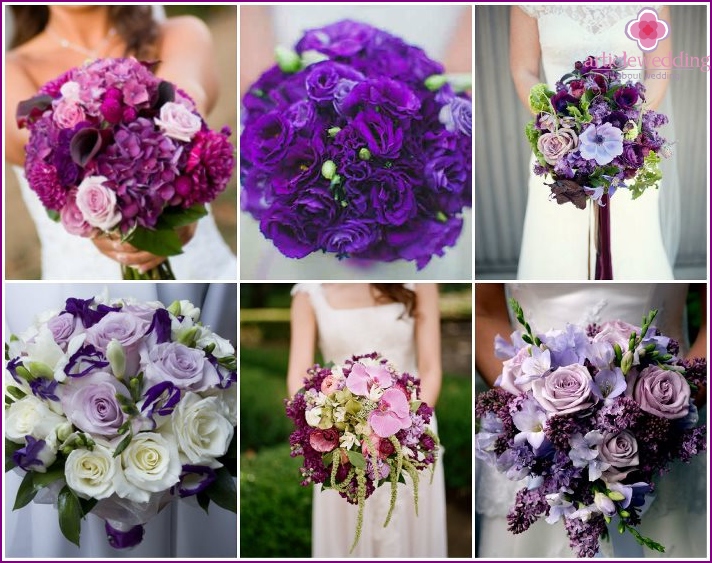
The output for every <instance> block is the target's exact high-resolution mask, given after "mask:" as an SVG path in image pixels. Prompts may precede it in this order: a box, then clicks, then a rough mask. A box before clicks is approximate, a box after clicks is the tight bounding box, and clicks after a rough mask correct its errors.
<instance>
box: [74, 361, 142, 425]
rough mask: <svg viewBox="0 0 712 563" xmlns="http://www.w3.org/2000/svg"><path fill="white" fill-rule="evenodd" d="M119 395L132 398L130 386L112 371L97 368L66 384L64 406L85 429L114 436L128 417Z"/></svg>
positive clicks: (75, 421)
mask: <svg viewBox="0 0 712 563" xmlns="http://www.w3.org/2000/svg"><path fill="white" fill-rule="evenodd" d="M117 394H120V395H123V396H125V397H130V393H129V391H128V389H127V388H126V386H125V385H123V384H122V383H121V382H120V381H118V380H117V379H116V378H115V377H114V376H113V375H111V374H110V373H106V372H103V371H97V372H94V373H90V374H88V375H85V376H84V377H76V378H69V379H67V382H66V383H65V384H64V385H63V386H62V396H61V401H62V409H63V410H64V412H65V413H66V416H67V419H68V420H69V421H70V422H71V423H72V424H74V426H76V427H77V428H79V429H80V430H82V431H83V432H87V433H89V434H92V435H99V436H107V437H110V438H113V437H115V436H118V432H117V431H118V429H119V427H120V426H121V425H122V424H123V423H124V421H125V420H126V414H124V411H123V410H121V404H120V403H119V401H118V399H117V398H116V395H117Z"/></svg>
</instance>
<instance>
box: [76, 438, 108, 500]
mask: <svg viewBox="0 0 712 563" xmlns="http://www.w3.org/2000/svg"><path fill="white" fill-rule="evenodd" d="M120 472H121V468H120V466H119V458H118V457H116V458H114V457H112V455H111V451H110V450H109V449H108V448H107V447H105V446H102V445H100V444H95V445H94V449H93V450H92V451H89V450H72V451H71V453H70V454H69V455H68V456H67V461H66V463H65V464H64V478H65V480H66V481H67V485H69V488H70V489H72V490H73V491H74V492H75V493H77V495H78V496H80V497H82V498H95V499H103V498H107V497H110V496H111V495H112V494H114V492H115V486H114V481H115V479H116V478H117V475H118V474H119V473H120Z"/></svg>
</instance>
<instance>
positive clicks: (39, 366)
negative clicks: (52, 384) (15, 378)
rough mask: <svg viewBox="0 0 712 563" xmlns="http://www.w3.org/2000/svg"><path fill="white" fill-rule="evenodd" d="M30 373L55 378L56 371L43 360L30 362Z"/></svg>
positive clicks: (35, 375)
mask: <svg viewBox="0 0 712 563" xmlns="http://www.w3.org/2000/svg"><path fill="white" fill-rule="evenodd" d="M28 367H29V369H30V373H31V374H32V375H33V376H34V377H44V378H45V379H53V378H54V372H53V371H52V369H51V368H50V367H49V366H48V365H47V364H45V363H43V362H30V363H29V365H28Z"/></svg>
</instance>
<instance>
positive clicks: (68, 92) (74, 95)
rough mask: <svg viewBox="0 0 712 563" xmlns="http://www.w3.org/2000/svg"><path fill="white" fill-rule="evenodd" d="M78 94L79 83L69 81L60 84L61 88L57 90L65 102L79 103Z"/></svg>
mask: <svg viewBox="0 0 712 563" xmlns="http://www.w3.org/2000/svg"><path fill="white" fill-rule="evenodd" d="M79 92H80V87H79V83H78V82H74V81H73V80H69V81H68V82H65V83H64V84H62V87H61V88H60V89H59V93H60V94H62V97H63V98H64V99H65V100H67V101H72V102H78V101H79Z"/></svg>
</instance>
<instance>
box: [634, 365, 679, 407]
mask: <svg viewBox="0 0 712 563" xmlns="http://www.w3.org/2000/svg"><path fill="white" fill-rule="evenodd" d="M633 398H634V399H635V401H636V402H637V403H638V404H639V405H640V408H641V409H643V410H644V411H645V412H648V413H650V414H654V415H655V416H660V417H662V418H684V417H686V416H687V413H688V411H689V410H690V385H689V384H688V383H687V381H686V380H685V378H684V377H683V376H682V375H680V373H678V372H676V371H672V370H667V369H662V368H659V367H657V366H649V367H647V368H645V369H644V370H643V371H641V372H640V375H639V376H638V377H637V379H636V381H635V383H634V384H633Z"/></svg>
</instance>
